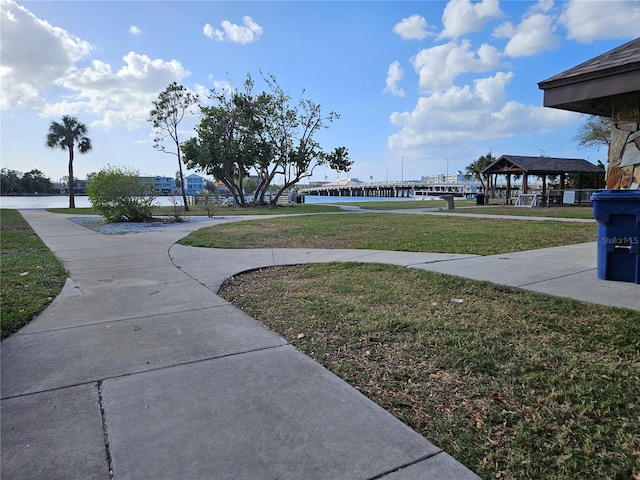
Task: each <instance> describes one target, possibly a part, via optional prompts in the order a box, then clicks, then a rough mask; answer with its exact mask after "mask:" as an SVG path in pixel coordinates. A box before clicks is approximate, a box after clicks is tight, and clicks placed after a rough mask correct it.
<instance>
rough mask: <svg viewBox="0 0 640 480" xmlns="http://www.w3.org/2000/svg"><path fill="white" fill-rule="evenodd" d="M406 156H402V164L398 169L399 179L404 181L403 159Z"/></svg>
mask: <svg viewBox="0 0 640 480" xmlns="http://www.w3.org/2000/svg"><path fill="white" fill-rule="evenodd" d="M405 158H407V157H402V165H401V170H400V181H401V182H404V159H405Z"/></svg>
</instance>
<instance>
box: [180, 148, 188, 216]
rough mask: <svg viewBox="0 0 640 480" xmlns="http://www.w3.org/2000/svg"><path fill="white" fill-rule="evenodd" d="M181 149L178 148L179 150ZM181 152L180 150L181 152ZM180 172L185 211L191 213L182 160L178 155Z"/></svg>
mask: <svg viewBox="0 0 640 480" xmlns="http://www.w3.org/2000/svg"><path fill="white" fill-rule="evenodd" d="M179 148H180V147H178V149H179ZM179 151H180V150H178V152H179ZM178 171H179V172H180V185H181V187H182V201H183V202H184V211H185V212H188V211H189V204H188V203H187V190H186V188H185V185H184V175H183V174H182V159H181V158H180V153H178Z"/></svg>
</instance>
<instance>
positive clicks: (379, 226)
mask: <svg viewBox="0 0 640 480" xmlns="http://www.w3.org/2000/svg"><path fill="white" fill-rule="evenodd" d="M596 232H597V226H596V224H595V223H593V224H591V223H586V224H585V223H563V222H557V221H527V220H509V219H501V218H497V219H477V218H465V217H461V216H447V217H443V216H430V215H411V214H406V215H405V214H387V213H341V214H339V215H311V216H305V217H284V218H271V219H264V220H250V221H246V222H234V223H228V224H225V225H218V226H214V227H208V228H203V229H200V230H198V231H196V232H193V233H191V234H190V235H189V236H187V237H185V238H184V239H183V240H181V242H180V243H182V244H184V245H191V246H197V247H214V248H278V247H282V248H286V247H304V248H364V249H375V250H397V251H411V252H440V253H468V254H476V255H493V254H498V253H507V252H515V251H521V250H532V249H536V248H545V247H553V246H558V245H567V244H575V243H583V242H591V241H595V240H596V238H597V236H596Z"/></svg>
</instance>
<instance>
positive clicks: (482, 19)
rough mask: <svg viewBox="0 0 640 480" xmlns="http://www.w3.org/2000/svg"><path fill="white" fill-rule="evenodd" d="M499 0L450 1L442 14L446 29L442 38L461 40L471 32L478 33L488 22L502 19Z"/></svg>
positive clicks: (442, 33) (441, 35)
mask: <svg viewBox="0 0 640 480" xmlns="http://www.w3.org/2000/svg"><path fill="white" fill-rule="evenodd" d="M502 15H503V14H502V11H501V10H500V5H499V4H498V0H482V1H481V2H476V3H472V2H471V1H470V0H450V1H449V3H448V4H447V6H446V7H445V9H444V13H443V14H442V24H443V25H444V29H443V30H442V32H441V33H440V38H454V39H455V38H459V37H461V36H462V35H465V34H467V33H470V32H478V31H480V30H482V27H483V26H484V25H485V23H486V22H488V21H489V20H491V19H493V18H500V17H502Z"/></svg>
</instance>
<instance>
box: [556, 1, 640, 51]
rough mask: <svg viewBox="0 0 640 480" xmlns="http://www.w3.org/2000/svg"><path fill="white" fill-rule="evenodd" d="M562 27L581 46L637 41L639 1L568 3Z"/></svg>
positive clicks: (563, 14) (561, 19)
mask: <svg viewBox="0 0 640 480" xmlns="http://www.w3.org/2000/svg"><path fill="white" fill-rule="evenodd" d="M560 23H561V24H563V25H564V26H565V27H566V29H567V38H569V39H571V40H576V41H578V42H581V43H591V42H592V41H594V40H599V39H615V38H629V39H631V38H635V37H637V36H638V32H640V0H616V1H605V0H594V1H590V2H586V1H584V0H582V1H581V0H569V1H568V2H567V4H566V8H565V10H564V12H563V13H562V15H561V16H560Z"/></svg>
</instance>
